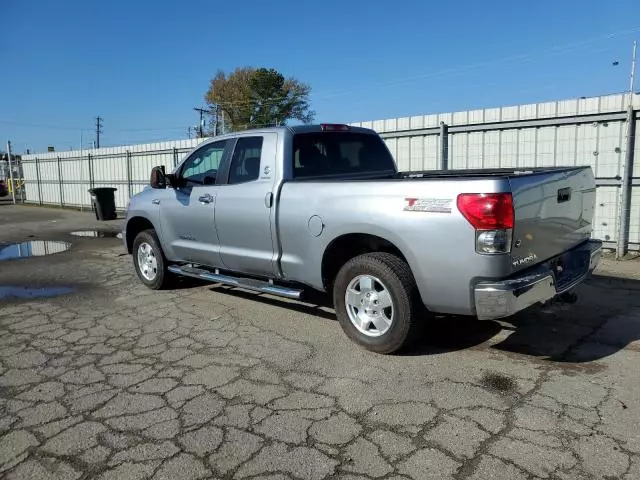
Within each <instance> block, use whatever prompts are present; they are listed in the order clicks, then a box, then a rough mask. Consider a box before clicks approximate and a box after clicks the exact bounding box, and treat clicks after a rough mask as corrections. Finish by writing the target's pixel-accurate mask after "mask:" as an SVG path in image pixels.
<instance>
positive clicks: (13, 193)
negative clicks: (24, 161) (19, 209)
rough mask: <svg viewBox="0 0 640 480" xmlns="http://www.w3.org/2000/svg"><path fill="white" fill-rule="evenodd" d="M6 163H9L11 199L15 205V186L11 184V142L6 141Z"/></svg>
mask: <svg viewBox="0 0 640 480" xmlns="http://www.w3.org/2000/svg"><path fill="white" fill-rule="evenodd" d="M7 161H8V162H9V179H10V180H9V181H10V182H11V198H12V200H13V204H14V205H15V204H16V184H15V183H14V182H13V163H12V162H11V142H10V141H9V140H7Z"/></svg>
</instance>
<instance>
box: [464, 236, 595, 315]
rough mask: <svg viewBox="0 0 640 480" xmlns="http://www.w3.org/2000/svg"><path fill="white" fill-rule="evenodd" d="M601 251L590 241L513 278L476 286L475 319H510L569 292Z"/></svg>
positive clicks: (588, 272) (592, 268)
mask: <svg viewBox="0 0 640 480" xmlns="http://www.w3.org/2000/svg"><path fill="white" fill-rule="evenodd" d="M601 252H602V242H600V241H597V240H589V241H588V242H586V243H584V244H582V245H579V246H578V247H576V248H573V249H572V250H569V251H568V252H566V253H564V254H562V255H561V256H559V257H557V258H554V259H552V260H550V261H548V262H545V263H543V264H541V265H538V266H536V267H534V268H533V269H531V270H527V271H526V272H525V273H522V274H519V275H517V276H515V277H511V278H508V279H506V280H500V281H482V282H480V283H478V284H477V285H476V286H475V288H474V301H475V309H476V315H477V317H478V318H479V319H480V320H492V319H496V318H504V317H509V316H511V315H513V314H515V313H517V312H519V311H521V310H524V309H525V308H528V307H530V306H531V305H535V304H536V303H544V302H546V301H548V300H551V299H552V298H553V297H555V296H556V295H559V294H561V293H564V292H567V291H569V290H571V289H572V288H574V287H575V286H577V285H579V284H580V283H582V282H584V280H585V279H586V278H587V277H588V276H589V275H590V274H591V272H592V271H593V270H594V269H595V268H596V266H597V265H598V262H599V261H600V255H601ZM559 267H561V268H562V270H560V268H559ZM560 272H561V273H560Z"/></svg>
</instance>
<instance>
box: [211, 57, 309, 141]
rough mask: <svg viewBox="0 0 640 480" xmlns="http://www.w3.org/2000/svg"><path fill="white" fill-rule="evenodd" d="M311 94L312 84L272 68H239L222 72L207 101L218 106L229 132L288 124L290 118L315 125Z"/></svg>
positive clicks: (216, 77)
mask: <svg viewBox="0 0 640 480" xmlns="http://www.w3.org/2000/svg"><path fill="white" fill-rule="evenodd" d="M310 91H311V87H309V85H307V84H304V83H302V82H300V81H298V80H297V79H295V78H293V77H291V78H285V77H284V75H282V74H281V73H280V72H278V71H277V70H275V69H273V68H253V67H239V68H237V69H236V70H234V71H233V72H232V73H230V74H228V75H227V74H225V72H223V71H219V72H218V73H217V74H216V76H215V77H214V78H213V79H212V80H211V84H210V86H209V90H208V91H207V93H206V94H205V100H206V101H207V103H208V104H209V105H211V106H215V105H217V106H218V109H219V112H221V115H224V118H225V129H226V130H243V129H247V128H258V127H263V126H273V125H285V124H286V123H287V121H288V120H291V119H295V120H299V121H301V122H303V123H310V122H312V121H313V119H314V117H315V112H313V111H312V110H311V108H310V105H309V92H310ZM219 115H220V114H219ZM227 123H231V125H228V124H227Z"/></svg>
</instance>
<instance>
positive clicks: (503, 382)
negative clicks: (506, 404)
mask: <svg viewBox="0 0 640 480" xmlns="http://www.w3.org/2000/svg"><path fill="white" fill-rule="evenodd" d="M481 382H482V384H483V385H484V386H485V387H488V388H490V389H492V390H497V391H498V392H503V393H506V392H513V391H514V390H515V389H516V388H517V386H518V383H517V382H516V381H515V380H514V379H513V378H511V377H507V376H506V375H500V374H498V373H485V374H484V375H482V380H481Z"/></svg>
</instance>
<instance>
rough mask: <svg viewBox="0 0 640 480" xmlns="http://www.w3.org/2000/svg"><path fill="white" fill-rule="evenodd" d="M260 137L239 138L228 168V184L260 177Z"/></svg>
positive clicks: (250, 180) (261, 139)
mask: <svg viewBox="0 0 640 480" xmlns="http://www.w3.org/2000/svg"><path fill="white" fill-rule="evenodd" d="M262 141H263V138H262V137H241V138H239V139H238V141H237V143H236V148H235V149H234V151H233V157H232V159H231V165H230V166H229V184H230V185H232V184H235V183H245V182H252V181H254V180H257V179H258V178H259V177H260V157H261V155H262Z"/></svg>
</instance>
